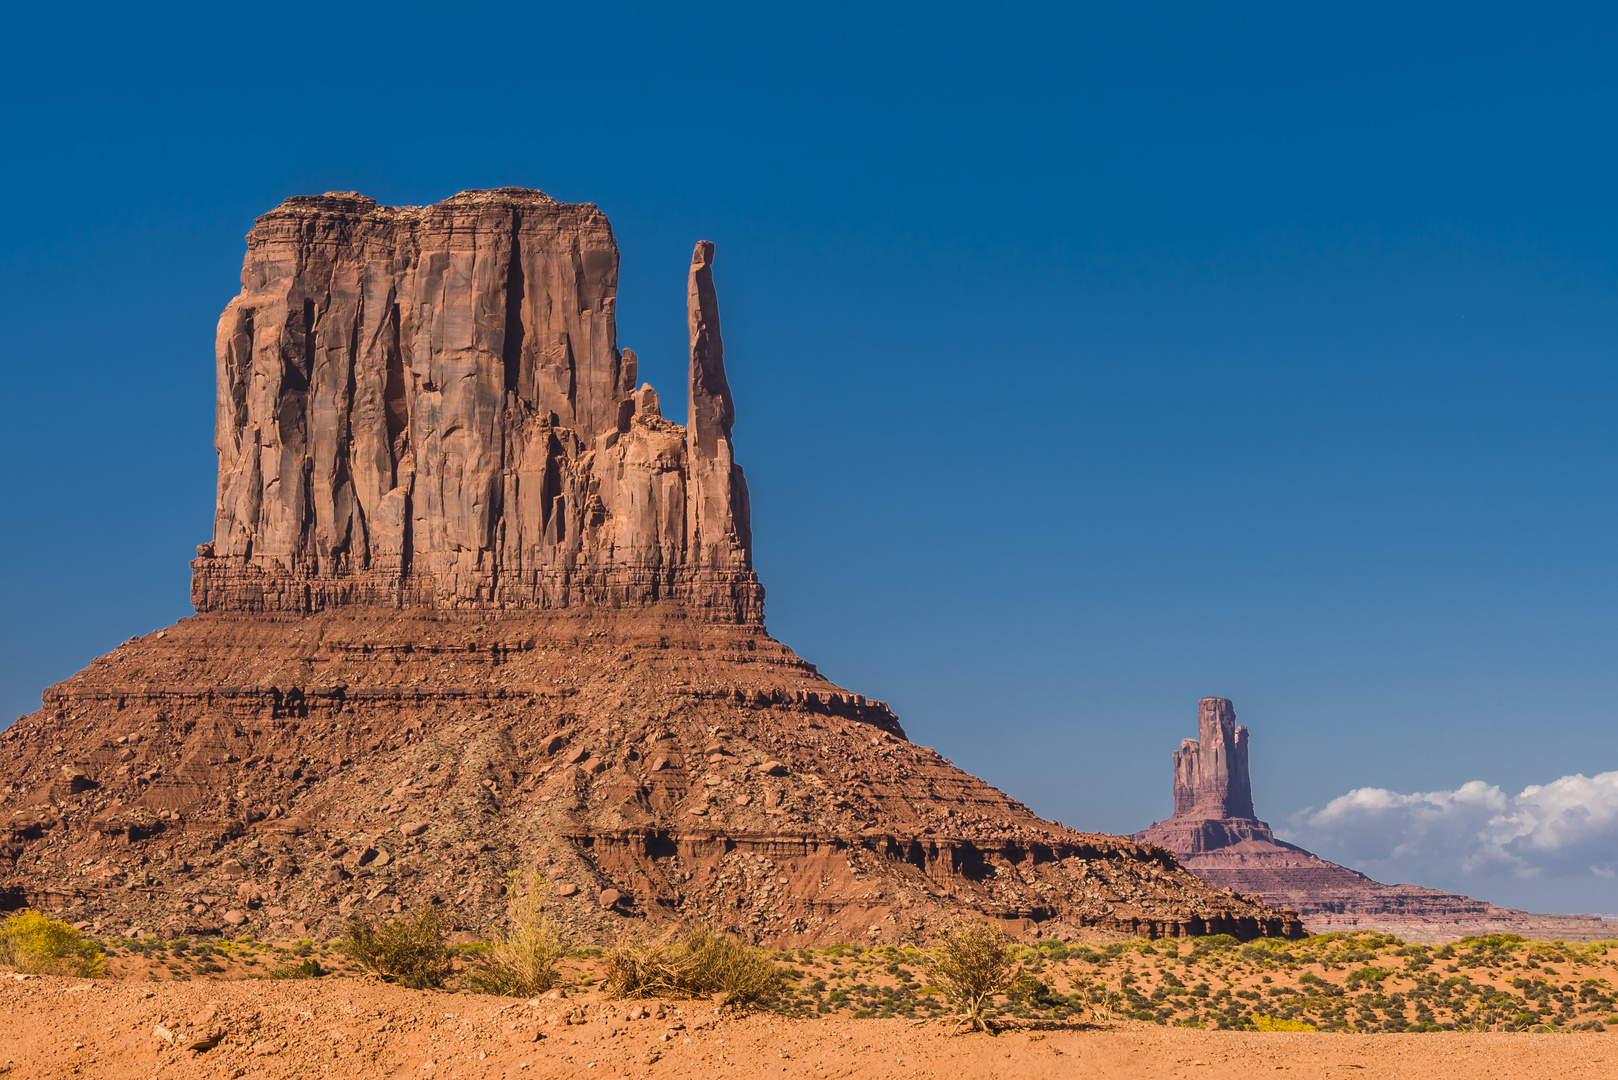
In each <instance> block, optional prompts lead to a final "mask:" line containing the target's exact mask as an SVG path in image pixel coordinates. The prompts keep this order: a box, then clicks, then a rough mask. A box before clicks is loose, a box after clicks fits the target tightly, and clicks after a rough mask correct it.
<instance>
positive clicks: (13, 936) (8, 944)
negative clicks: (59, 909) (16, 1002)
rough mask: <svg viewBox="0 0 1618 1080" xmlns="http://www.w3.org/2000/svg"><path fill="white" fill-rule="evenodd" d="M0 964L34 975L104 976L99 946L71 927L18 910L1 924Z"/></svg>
mask: <svg viewBox="0 0 1618 1080" xmlns="http://www.w3.org/2000/svg"><path fill="white" fill-rule="evenodd" d="M0 964H4V965H6V966H7V967H11V968H15V969H16V970H18V971H22V972H26V973H28V974H33V975H80V976H84V977H86V978H93V977H94V976H97V975H101V974H104V973H105V972H106V970H107V961H106V957H105V956H104V955H103V953H102V951H101V946H99V945H97V944H96V943H95V942H93V941H91V940H89V939H88V938H85V937H84V936H83V935H82V934H80V933H79V932H78V930H77V929H75V928H74V927H71V926H69V925H68V924H67V923H65V922H58V921H56V920H55V919H52V918H50V917H49V916H47V915H42V914H40V913H39V912H37V911H33V910H26V911H20V912H18V913H17V914H15V915H12V916H11V917H9V918H7V919H6V921H5V922H4V923H0Z"/></svg>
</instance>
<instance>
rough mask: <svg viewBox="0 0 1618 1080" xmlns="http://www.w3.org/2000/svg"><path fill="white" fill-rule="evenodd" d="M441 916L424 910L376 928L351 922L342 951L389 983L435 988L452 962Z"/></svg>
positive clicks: (431, 909)
mask: <svg viewBox="0 0 1618 1080" xmlns="http://www.w3.org/2000/svg"><path fill="white" fill-rule="evenodd" d="M445 921H446V920H445V918H444V913H443V912H442V911H440V910H439V909H438V908H436V907H432V906H428V907H424V908H422V909H421V910H419V911H418V912H416V916H415V918H413V919H390V920H389V921H388V922H386V923H384V924H383V925H382V926H380V927H378V926H375V925H373V924H372V923H370V922H369V921H367V920H365V919H350V920H349V922H348V925H346V926H345V927H343V941H342V950H343V955H344V956H347V957H348V958H349V959H350V960H352V961H353V962H354V963H356V964H358V965H359V966H360V967H362V968H364V969H365V970H366V971H369V972H371V973H372V974H375V975H378V976H380V977H382V978H384V979H386V980H388V981H389V982H395V983H398V984H399V985H401V986H408V987H410V988H411V989H414V990H426V989H436V988H438V987H442V986H443V985H444V980H445V979H446V978H448V977H449V973H450V967H451V960H450V952H449V947H448V945H446V944H445V941H444V931H445V929H446V927H445Z"/></svg>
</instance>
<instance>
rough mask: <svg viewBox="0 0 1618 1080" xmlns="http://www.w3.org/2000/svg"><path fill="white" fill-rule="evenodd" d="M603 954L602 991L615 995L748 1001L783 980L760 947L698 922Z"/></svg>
mask: <svg viewBox="0 0 1618 1080" xmlns="http://www.w3.org/2000/svg"><path fill="white" fill-rule="evenodd" d="M604 959H605V962H606V991H607V996H609V997H615V998H636V997H680V998H694V997H717V998H718V999H719V1001H720V1002H721V1003H722V1004H727V1005H749V1004H752V1003H754V1002H756V1001H758V1000H760V999H761V998H764V997H768V996H769V995H770V994H773V993H775V992H777V991H779V990H780V989H781V988H782V987H783V986H785V985H786V973H785V972H784V971H782V970H781V969H780V968H779V967H777V966H776V965H775V963H774V962H773V961H772V960H771V959H770V955H769V954H768V953H767V952H765V951H764V950H763V949H759V948H755V947H754V946H751V945H747V944H745V943H743V942H742V941H740V940H739V939H737V938H735V937H732V936H731V935H729V934H726V933H723V932H721V931H719V930H716V929H714V928H713V927H711V926H704V925H701V924H688V925H684V926H676V927H674V928H673V929H671V930H668V931H665V932H664V933H663V934H662V935H660V936H658V937H655V938H644V937H640V938H629V939H625V940H622V941H620V942H618V944H616V945H614V946H613V947H612V948H610V949H608V950H607V952H606V955H605V957H604Z"/></svg>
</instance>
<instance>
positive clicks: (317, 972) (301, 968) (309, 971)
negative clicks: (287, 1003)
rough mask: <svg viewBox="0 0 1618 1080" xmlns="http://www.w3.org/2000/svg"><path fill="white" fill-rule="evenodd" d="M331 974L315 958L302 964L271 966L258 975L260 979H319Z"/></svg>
mask: <svg viewBox="0 0 1618 1080" xmlns="http://www.w3.org/2000/svg"><path fill="white" fill-rule="evenodd" d="M326 974H329V973H328V972H327V971H326V969H325V968H323V967H321V966H320V961H319V960H315V959H313V958H311V959H308V960H305V961H303V962H302V963H301V964H288V965H287V966H286V967H278V968H271V969H270V970H269V971H266V972H265V973H264V974H262V975H259V976H256V978H260V979H318V978H320V977H321V976H322V975H326Z"/></svg>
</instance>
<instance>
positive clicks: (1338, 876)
mask: <svg viewBox="0 0 1618 1080" xmlns="http://www.w3.org/2000/svg"><path fill="white" fill-rule="evenodd" d="M1197 735H1198V737H1197V738H1195V739H1186V740H1184V741H1182V742H1181V743H1180V749H1179V750H1176V751H1175V752H1174V813H1173V815H1172V816H1170V817H1169V818H1167V819H1165V820H1163V821H1159V822H1157V823H1155V824H1154V825H1152V826H1151V828H1148V829H1145V830H1143V831H1141V832H1138V833H1135V834H1134V839H1136V840H1140V841H1143V842H1146V843H1151V844H1156V845H1158V846H1160V847H1164V848H1167V849H1168V850H1169V851H1171V852H1173V853H1174V854H1175V855H1176V856H1177V857H1178V858H1179V861H1180V865H1181V866H1183V867H1185V868H1186V869H1187V870H1190V871H1191V872H1192V873H1193V874H1196V875H1197V876H1198V877H1200V878H1202V879H1203V880H1204V881H1206V882H1208V883H1209V884H1210V885H1215V886H1218V887H1220V888H1226V889H1230V890H1232V891H1235V892H1237V893H1242V894H1252V895H1254V896H1255V897H1257V898H1262V899H1263V901H1264V902H1265V903H1268V904H1273V905H1276V906H1278V907H1285V908H1289V909H1291V910H1293V911H1296V912H1298V914H1299V916H1300V917H1301V918H1302V919H1303V920H1304V924H1305V925H1306V926H1307V927H1308V928H1309V929H1310V930H1311V931H1312V932H1315V933H1325V932H1327V931H1331V930H1345V929H1374V930H1381V931H1385V932H1390V933H1396V934H1398V935H1399V936H1401V937H1405V938H1409V939H1412V940H1439V939H1447V938H1454V937H1459V936H1461V935H1464V934H1476V933H1490V932H1495V931H1510V932H1514V933H1520V934H1524V935H1525V936H1527V935H1534V936H1545V935H1550V936H1557V937H1563V938H1567V939H1568V940H1577V939H1580V938H1596V937H1607V936H1611V935H1610V930H1609V929H1608V928H1607V927H1606V926H1605V925H1604V924H1603V922H1602V920H1601V919H1600V918H1599V917H1594V916H1569V915H1531V914H1529V913H1527V912H1524V911H1518V910H1516V909H1511V908H1501V907H1496V906H1495V905H1493V904H1490V903H1487V902H1485V901H1482V900H1474V899H1472V898H1471V897H1467V896H1460V895H1457V894H1455V893H1446V892H1441V891H1439V890H1437V889H1428V888H1424V887H1423V886H1420V885H1384V884H1382V883H1381V882H1378V881H1373V880H1372V879H1371V878H1368V877H1366V876H1365V875H1364V874H1361V873H1360V872H1358V871H1357V870H1350V869H1349V868H1347V867H1345V866H1339V865H1337V864H1336V863H1333V862H1327V861H1326V860H1325V859H1322V858H1320V857H1319V856H1317V855H1314V854H1312V853H1310V852H1308V851H1305V850H1304V849H1303V848H1301V847H1298V846H1297V845H1296V844H1289V843H1287V842H1286V841H1285V840H1278V839H1276V837H1275V834H1274V833H1273V832H1272V831H1271V829H1270V826H1269V825H1268V824H1266V823H1265V822H1263V821H1260V820H1259V819H1258V818H1257V817H1256V816H1255V814H1254V810H1253V787H1252V780H1251V774H1250V772H1249V771H1248V764H1247V745H1248V737H1247V728H1245V727H1242V726H1239V725H1237V723H1236V707H1235V706H1234V705H1233V704H1232V703H1231V702H1230V700H1229V699H1227V698H1221V697H1205V698H1203V699H1202V700H1201V701H1200V702H1198V704H1197Z"/></svg>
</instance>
